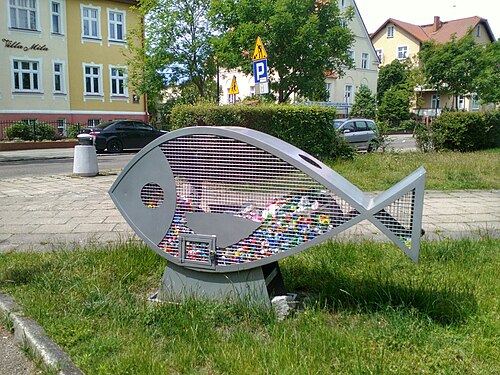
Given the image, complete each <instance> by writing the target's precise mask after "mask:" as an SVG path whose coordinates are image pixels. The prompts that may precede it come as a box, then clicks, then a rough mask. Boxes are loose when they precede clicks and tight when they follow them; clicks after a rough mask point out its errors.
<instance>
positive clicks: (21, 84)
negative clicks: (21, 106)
mask: <svg viewBox="0 0 500 375" xmlns="http://www.w3.org/2000/svg"><path fill="white" fill-rule="evenodd" d="M12 63H13V69H12V71H13V73H14V91H19V92H40V63H39V62H38V61H23V60H13V62H12Z"/></svg>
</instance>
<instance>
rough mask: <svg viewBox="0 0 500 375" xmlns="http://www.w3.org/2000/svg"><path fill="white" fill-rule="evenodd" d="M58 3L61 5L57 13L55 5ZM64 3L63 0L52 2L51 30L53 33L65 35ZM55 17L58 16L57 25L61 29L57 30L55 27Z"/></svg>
mask: <svg viewBox="0 0 500 375" xmlns="http://www.w3.org/2000/svg"><path fill="white" fill-rule="evenodd" d="M54 4H57V5H58V6H59V11H58V12H57V13H56V12H54V8H53V5H54ZM63 14H64V12H63V4H62V2H61V1H51V2H50V31H51V33H52V34H56V35H64V31H63ZM54 17H57V20H58V22H57V27H58V28H59V31H56V30H55V29H54Z"/></svg>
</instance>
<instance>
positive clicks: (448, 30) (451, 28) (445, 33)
mask: <svg viewBox="0 0 500 375" xmlns="http://www.w3.org/2000/svg"><path fill="white" fill-rule="evenodd" d="M435 22H436V24H437V25H438V28H437V30H435V24H434V23H431V24H428V25H414V24H411V23H407V22H403V21H399V20H396V19H394V18H389V19H388V20H387V21H385V22H384V24H383V25H382V26H380V27H379V28H378V29H377V31H375V32H374V33H373V34H372V37H373V36H375V35H377V34H378V33H379V32H380V31H381V30H382V29H384V28H385V27H386V26H387V24H388V23H392V24H394V25H395V26H397V27H399V28H400V29H402V30H404V31H406V32H407V33H409V34H410V35H412V36H413V37H414V38H415V39H417V40H418V41H420V42H425V41H428V40H435V41H436V42H438V43H446V42H448V41H449V40H450V39H451V36H452V35H453V34H455V35H456V37H457V38H458V39H460V38H461V37H463V36H465V34H467V31H468V30H469V29H471V28H472V29H473V28H475V27H476V26H477V25H478V24H480V23H482V24H483V26H484V27H485V29H486V32H487V33H488V36H489V38H490V40H491V41H492V42H493V41H495V37H494V36H493V32H492V31H491V28H490V26H489V24H488V21H487V20H486V19H484V18H481V17H477V16H474V17H467V18H461V19H458V20H451V21H445V22H443V21H441V20H440V19H439V17H435Z"/></svg>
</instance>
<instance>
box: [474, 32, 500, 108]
mask: <svg viewBox="0 0 500 375" xmlns="http://www.w3.org/2000/svg"><path fill="white" fill-rule="evenodd" d="M480 65H481V74H479V76H477V77H476V78H475V85H476V93H477V94H478V95H479V98H480V100H481V102H483V103H495V104H498V103H500V85H499V82H500V42H499V41H498V40H497V41H495V42H493V43H488V44H487V45H486V46H484V47H483V49H482V54H481V58H480Z"/></svg>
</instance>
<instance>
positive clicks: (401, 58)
mask: <svg viewBox="0 0 500 375" xmlns="http://www.w3.org/2000/svg"><path fill="white" fill-rule="evenodd" d="M403 49H404V51H405V53H404V56H403V57H401V54H400V52H402V51H403ZM409 52H410V51H409V48H408V46H407V45H405V46H397V47H396V56H397V57H398V60H406V59H407V58H408V56H409V55H410V54H409Z"/></svg>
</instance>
